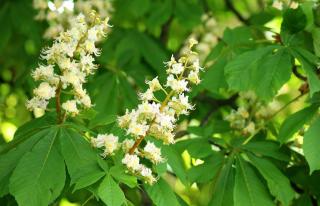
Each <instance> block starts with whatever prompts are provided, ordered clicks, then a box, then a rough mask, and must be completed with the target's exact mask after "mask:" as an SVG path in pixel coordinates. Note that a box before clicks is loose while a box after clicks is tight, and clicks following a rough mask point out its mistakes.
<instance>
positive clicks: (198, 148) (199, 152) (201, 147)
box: [176, 138, 213, 159]
mask: <svg viewBox="0 0 320 206" xmlns="http://www.w3.org/2000/svg"><path fill="white" fill-rule="evenodd" d="M176 146H177V147H180V148H181V147H183V148H185V149H186V150H187V151H188V152H189V154H190V156H191V157H193V158H197V159H202V158H205V157H208V156H209V155H211V154H212V153H213V151H212V148H211V145H210V143H209V140H208V139H207V138H194V139H188V140H183V141H180V142H178V143H177V144H176Z"/></svg>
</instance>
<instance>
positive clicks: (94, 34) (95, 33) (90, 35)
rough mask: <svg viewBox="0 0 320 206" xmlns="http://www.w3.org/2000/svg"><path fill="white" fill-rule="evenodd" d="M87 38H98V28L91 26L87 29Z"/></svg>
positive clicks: (93, 40)
mask: <svg viewBox="0 0 320 206" xmlns="http://www.w3.org/2000/svg"><path fill="white" fill-rule="evenodd" d="M88 39H89V40H90V41H92V42H95V41H97V40H98V30H97V28H96V27H92V28H90V29H89V30H88Z"/></svg>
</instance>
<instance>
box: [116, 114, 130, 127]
mask: <svg viewBox="0 0 320 206" xmlns="http://www.w3.org/2000/svg"><path fill="white" fill-rule="evenodd" d="M131 118H132V114H131V113H130V112H129V110H128V109H127V110H126V113H125V114H124V115H122V116H120V117H118V119H117V120H118V125H119V127H121V128H124V129H125V128H128V126H129V124H130V121H131Z"/></svg>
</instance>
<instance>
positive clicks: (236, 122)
mask: <svg viewBox="0 0 320 206" xmlns="http://www.w3.org/2000/svg"><path fill="white" fill-rule="evenodd" d="M239 100H242V102H239V104H240V105H241V106H239V107H238V108H237V110H234V109H233V110H231V112H230V113H229V114H228V115H226V116H225V120H227V121H228V122H229V123H230V126H231V128H233V129H234V131H235V132H236V133H239V134H241V135H244V136H250V135H254V134H255V133H256V132H257V128H260V127H263V125H264V123H265V121H266V120H267V119H268V118H269V117H270V116H271V115H272V114H273V113H274V112H275V111H277V110H278V109H279V108H280V105H279V103H278V102H277V101H273V102H271V103H269V104H263V103H262V102H260V101H258V99H257V97H256V95H255V94H254V93H253V92H246V93H240V98H239ZM257 108H259V109H257Z"/></svg>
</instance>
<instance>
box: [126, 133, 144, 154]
mask: <svg viewBox="0 0 320 206" xmlns="http://www.w3.org/2000/svg"><path fill="white" fill-rule="evenodd" d="M144 137H145V136H140V137H139V138H138V139H137V140H136V141H135V142H134V145H133V146H132V147H131V148H130V150H129V154H131V155H132V154H133V153H134V151H135V150H136V148H137V147H138V146H139V145H140V143H141V142H142V140H143V139H144Z"/></svg>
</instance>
